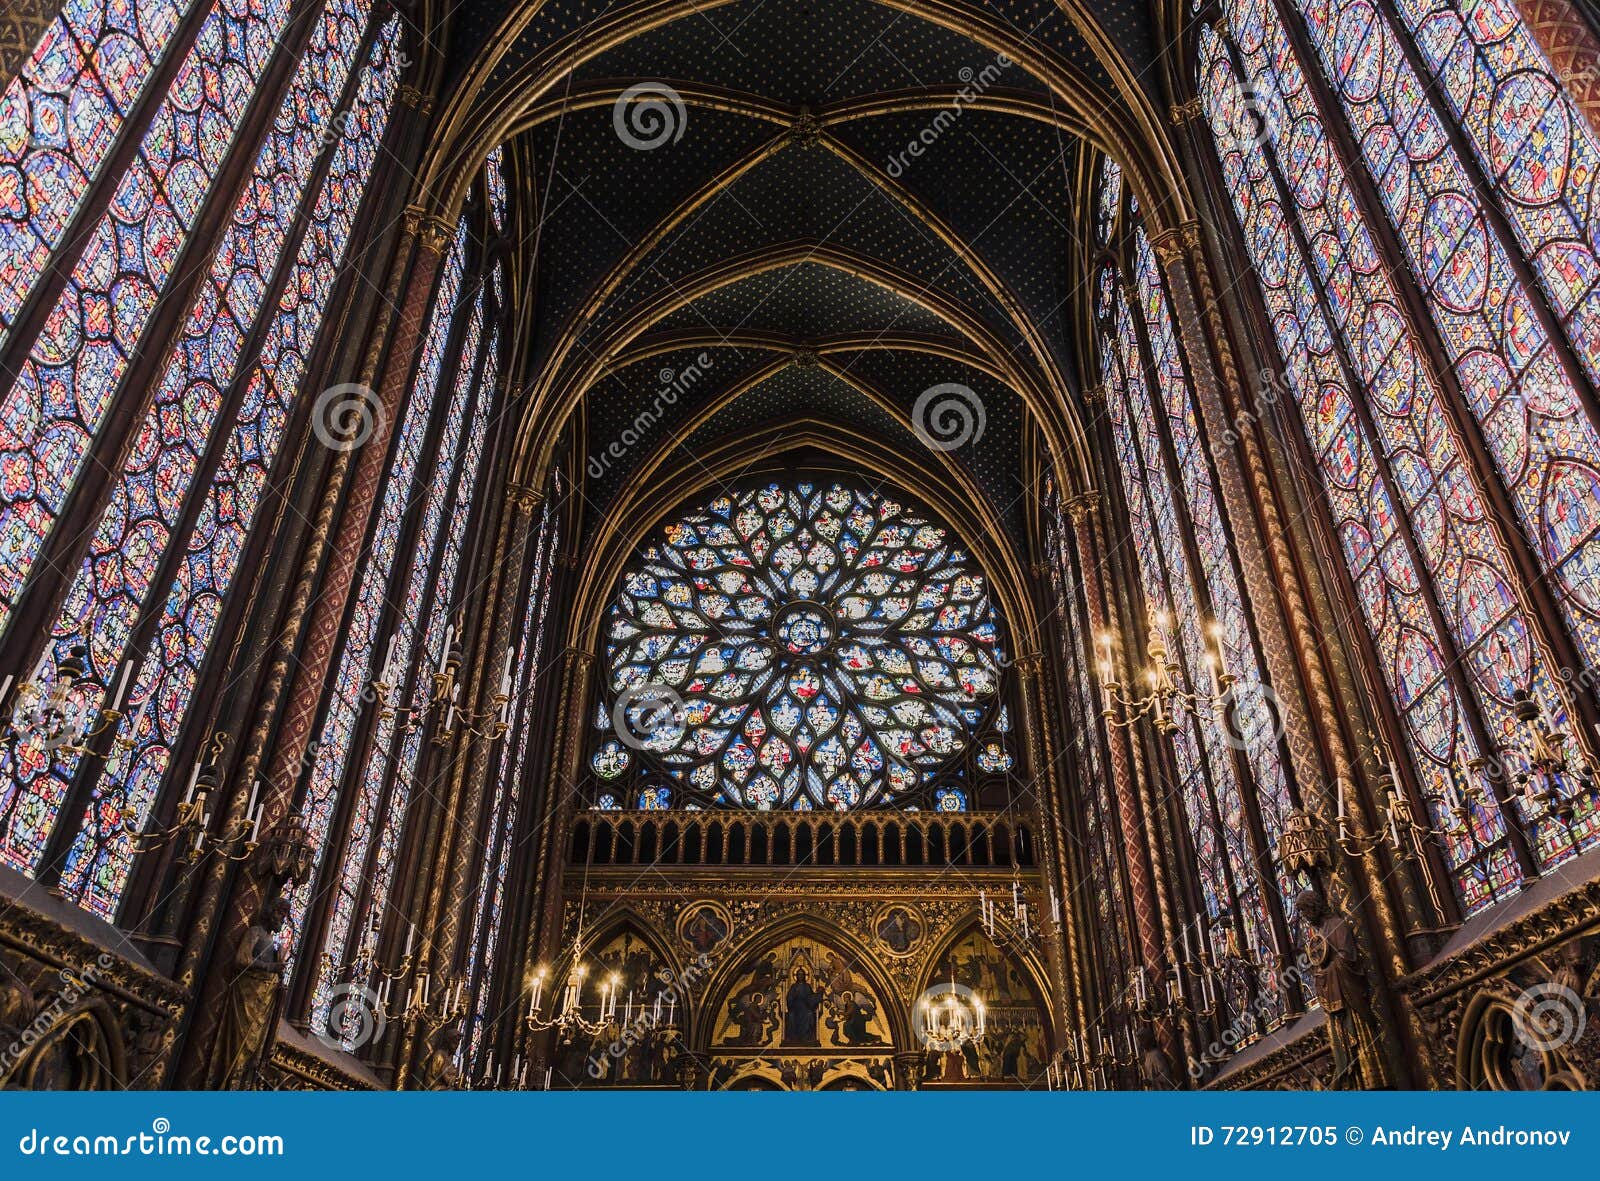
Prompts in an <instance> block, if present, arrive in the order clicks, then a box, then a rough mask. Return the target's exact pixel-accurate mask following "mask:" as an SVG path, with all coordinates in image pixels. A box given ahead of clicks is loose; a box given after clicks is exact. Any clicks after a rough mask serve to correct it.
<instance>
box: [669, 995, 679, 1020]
mask: <svg viewBox="0 0 1600 1181" xmlns="http://www.w3.org/2000/svg"><path fill="white" fill-rule="evenodd" d="M677 1011H678V998H677V997H676V996H674V997H671V998H669V999H668V1001H667V1024H668V1025H671V1024H672V1015H673V1014H674V1013H676V1012H677Z"/></svg>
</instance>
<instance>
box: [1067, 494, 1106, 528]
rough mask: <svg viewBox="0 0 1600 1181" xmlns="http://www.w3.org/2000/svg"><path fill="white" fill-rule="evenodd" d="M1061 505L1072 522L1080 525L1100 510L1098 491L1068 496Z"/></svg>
mask: <svg viewBox="0 0 1600 1181" xmlns="http://www.w3.org/2000/svg"><path fill="white" fill-rule="evenodd" d="M1062 507H1063V508H1065V509H1066V510H1067V516H1069V517H1071V518H1072V521H1073V523H1074V524H1077V525H1081V524H1083V522H1084V521H1086V520H1088V519H1089V518H1090V517H1092V516H1093V515H1094V514H1095V513H1097V512H1099V511H1100V493H1098V492H1094V491H1090V492H1080V493H1078V495H1076V496H1069V497H1068V498H1067V499H1066V501H1065V503H1064V504H1063V505H1062Z"/></svg>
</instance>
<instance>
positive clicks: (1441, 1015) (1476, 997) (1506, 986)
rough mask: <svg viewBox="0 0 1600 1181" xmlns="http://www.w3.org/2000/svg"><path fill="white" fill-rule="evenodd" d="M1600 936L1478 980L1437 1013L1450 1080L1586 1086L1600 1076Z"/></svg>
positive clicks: (1463, 1084) (1470, 1085)
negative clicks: (1450, 1051) (1451, 1045)
mask: <svg viewBox="0 0 1600 1181" xmlns="http://www.w3.org/2000/svg"><path fill="white" fill-rule="evenodd" d="M1597 950H1600V939H1597V938H1596V937H1594V936H1590V937H1587V938H1579V939H1573V940H1570V941H1569V942H1567V943H1565V944H1562V945H1561V946H1559V947H1557V948H1556V949H1555V950H1554V951H1553V952H1552V953H1551V954H1549V955H1546V956H1539V957H1537V958H1535V959H1533V960H1530V961H1528V962H1527V963H1526V964H1524V965H1521V966H1519V967H1517V968H1515V969H1513V970H1512V971H1510V972H1507V973H1506V974H1505V975H1502V976H1497V977H1495V978H1493V979H1491V980H1489V981H1487V982H1486V983H1484V984H1483V985H1482V986H1481V987H1479V988H1477V989H1475V990H1470V991H1466V990H1464V991H1462V992H1461V993H1459V994H1457V995H1456V996H1455V997H1453V998H1451V999H1452V1001H1453V1003H1452V1004H1450V1005H1449V1006H1447V1007H1445V1008H1442V1009H1441V1010H1440V1011H1439V1012H1438V1015H1437V1018H1436V1020H1439V1021H1440V1023H1441V1024H1444V1025H1446V1026H1451V1025H1453V1026H1454V1028H1453V1030H1450V1032H1453V1033H1454V1035H1455V1036H1454V1041H1455V1045H1456V1062H1455V1080H1454V1081H1455V1085H1456V1086H1457V1087H1460V1088H1463V1089H1471V1090H1475V1091H1589V1090H1593V1089H1595V1086H1596V1084H1597V1083H1600V965H1597V963H1596V953H1597Z"/></svg>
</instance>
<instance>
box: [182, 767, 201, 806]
mask: <svg viewBox="0 0 1600 1181" xmlns="http://www.w3.org/2000/svg"><path fill="white" fill-rule="evenodd" d="M199 781H200V764H199V763H196V764H195V765H194V770H192V771H190V772H189V790H188V791H186V792H184V793H183V802H184V803H186V804H188V803H192V802H193V801H194V785H195V784H196V783H198V782H199Z"/></svg>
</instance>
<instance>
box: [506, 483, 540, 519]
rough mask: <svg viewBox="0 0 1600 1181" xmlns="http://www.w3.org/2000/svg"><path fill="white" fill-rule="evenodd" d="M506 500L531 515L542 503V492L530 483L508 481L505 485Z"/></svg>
mask: <svg viewBox="0 0 1600 1181" xmlns="http://www.w3.org/2000/svg"><path fill="white" fill-rule="evenodd" d="M506 500H507V501H508V502H509V503H510V504H511V505H512V506H514V507H515V508H517V509H518V510H519V511H521V512H523V513H527V514H529V515H532V513H533V511H534V510H535V509H537V508H538V507H539V506H540V505H541V504H543V503H544V493H543V492H542V491H541V490H540V489H538V488H535V487H534V486H533V485H532V484H518V483H510V484H507V485H506Z"/></svg>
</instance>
